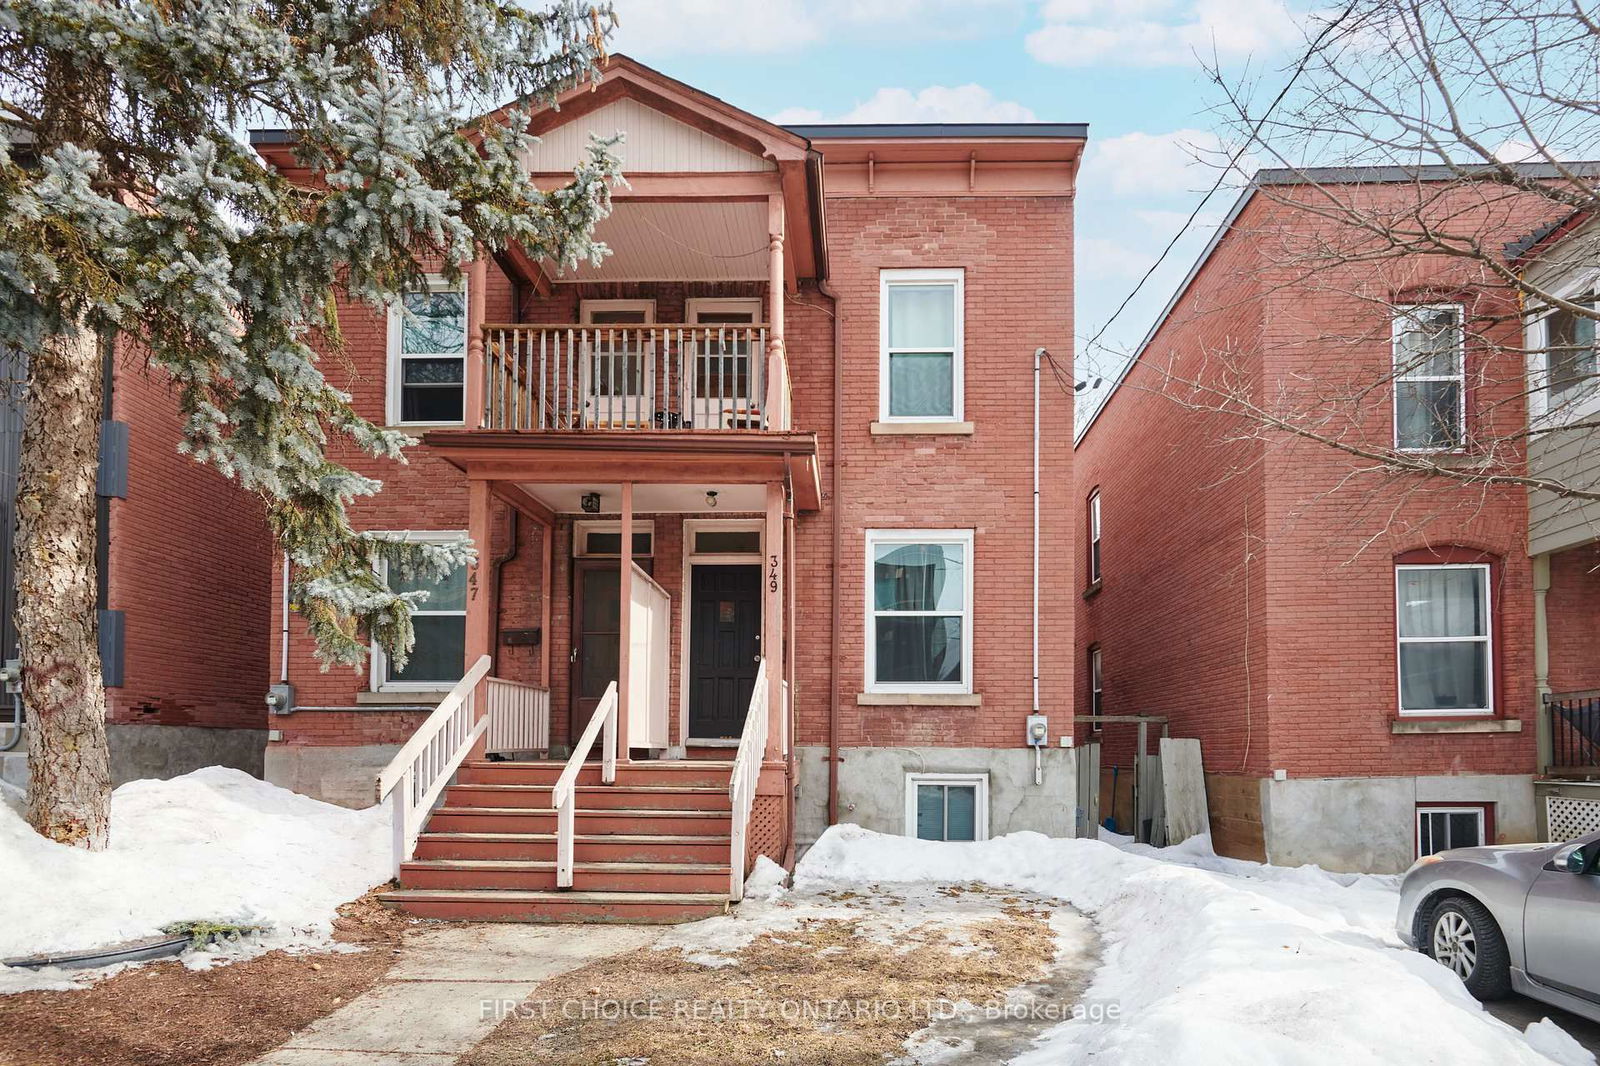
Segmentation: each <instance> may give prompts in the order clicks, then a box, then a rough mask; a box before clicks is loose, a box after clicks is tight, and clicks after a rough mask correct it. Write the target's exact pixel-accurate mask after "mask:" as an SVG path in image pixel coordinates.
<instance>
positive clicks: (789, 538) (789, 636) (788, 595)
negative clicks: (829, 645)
mask: <svg viewBox="0 0 1600 1066" xmlns="http://www.w3.org/2000/svg"><path fill="white" fill-rule="evenodd" d="M783 468H784V470H785V471H787V470H788V469H789V458H788V456H784V460H783ZM784 480H785V482H786V484H785V485H784V489H785V495H786V496H787V497H788V498H787V499H786V500H785V501H784V505H783V549H784V555H785V556H786V558H785V560H784V564H783V580H784V584H785V586H786V587H785V588H784V590H783V606H784V610H785V611H786V612H787V614H788V618H787V619H785V621H784V625H783V638H784V639H783V643H784V659H785V663H786V666H787V669H786V670H785V671H784V677H785V678H786V679H787V680H788V683H789V684H788V687H787V688H786V689H784V692H785V693H786V694H787V695H788V697H789V701H788V703H789V705H788V706H787V707H785V708H784V709H783V731H784V732H783V735H784V745H783V747H784V752H783V757H784V762H785V763H787V764H788V765H787V768H786V769H785V775H786V777H785V779H786V780H787V781H788V782H789V802H788V804H787V806H788V808H789V836H788V842H787V844H786V845H785V847H784V856H783V857H784V863H783V865H784V866H785V867H787V868H789V869H793V868H794V852H795V840H794V834H795V823H796V821H797V812H796V811H795V802H794V789H795V779H794V765H795V753H794V748H795V740H794V736H795V729H794V705H795V698H796V695H797V691H798V688H799V686H798V685H797V684H796V681H795V676H794V675H795V664H796V663H797V661H798V660H797V659H796V657H795V602H794V601H795V588H796V586H797V584H798V582H797V581H796V580H795V574H794V529H795V510H794V481H793V479H792V478H789V477H787V476H786V477H785V479H784Z"/></svg>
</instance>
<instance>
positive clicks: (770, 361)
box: [484, 323, 790, 430]
mask: <svg viewBox="0 0 1600 1066" xmlns="http://www.w3.org/2000/svg"><path fill="white" fill-rule="evenodd" d="M484 359H485V370H486V380H485V382H484V425H485V427H487V428H489V429H526V430H786V429H788V428H789V410H790V400H789V373H788V367H787V364H786V362H785V360H784V358H783V355H782V353H781V352H780V351H774V352H770V353H769V352H768V351H767V327H766V326H765V325H763V324H759V323H758V324H754V325H738V326H728V325H724V326H697V325H647V326H577V325H566V326H535V325H514V324H513V325H498V324H497V325H487V326H485V327H484Z"/></svg>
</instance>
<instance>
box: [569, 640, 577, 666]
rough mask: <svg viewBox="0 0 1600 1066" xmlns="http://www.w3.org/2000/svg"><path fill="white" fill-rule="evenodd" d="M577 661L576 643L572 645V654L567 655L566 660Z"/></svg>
mask: <svg viewBox="0 0 1600 1066" xmlns="http://www.w3.org/2000/svg"><path fill="white" fill-rule="evenodd" d="M577 661H578V646H577V645H576V644H574V645H573V646H572V654H571V655H569V656H567V662H569V663H575V662H577Z"/></svg>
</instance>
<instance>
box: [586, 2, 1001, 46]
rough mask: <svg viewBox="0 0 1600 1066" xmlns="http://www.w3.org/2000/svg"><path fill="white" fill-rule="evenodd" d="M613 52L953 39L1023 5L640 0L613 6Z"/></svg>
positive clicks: (988, 27) (986, 29)
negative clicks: (851, 38) (858, 38)
mask: <svg viewBox="0 0 1600 1066" xmlns="http://www.w3.org/2000/svg"><path fill="white" fill-rule="evenodd" d="M618 6H619V7H621V8H622V10H621V11H620V12H619V15H618V17H619V19H620V20H621V22H620V25H619V26H618V29H617V38H616V41H615V42H614V44H615V47H616V49H617V50H618V51H621V52H629V53H638V54H639V55H640V56H644V55H665V54H678V53H685V52H688V53H694V54H698V55H705V54H709V53H730V52H738V53H752V52H754V53H761V54H766V53H773V52H793V51H798V50H799V49H802V48H805V47H807V46H808V45H812V44H816V43H818V42H819V41H826V40H832V39H837V38H839V37H840V36H843V35H851V34H863V33H864V34H867V35H870V36H878V37H882V36H890V35H892V36H893V37H894V38H896V39H905V38H915V39H921V40H928V39H951V38H963V37H972V36H978V35H981V34H984V33H990V32H994V30H995V28H996V20H997V19H998V18H1002V17H1004V16H1006V15H1008V14H1010V15H1013V16H1020V15H1021V13H1022V11H1023V9H1024V7H1025V3H1024V0H758V2H754V3H752V2H751V0H643V2H635V3H629V4H626V5H618Z"/></svg>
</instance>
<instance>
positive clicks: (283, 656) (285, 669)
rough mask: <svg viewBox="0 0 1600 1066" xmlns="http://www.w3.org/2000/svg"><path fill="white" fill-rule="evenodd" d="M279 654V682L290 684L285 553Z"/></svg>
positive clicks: (287, 575)
mask: <svg viewBox="0 0 1600 1066" xmlns="http://www.w3.org/2000/svg"><path fill="white" fill-rule="evenodd" d="M280 641H281V647H280V650H279V652H278V680H279V681H280V682H281V683H283V684H288V683H289V553H288V552H284V553H283V630H282V634H281V636H280Z"/></svg>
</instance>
